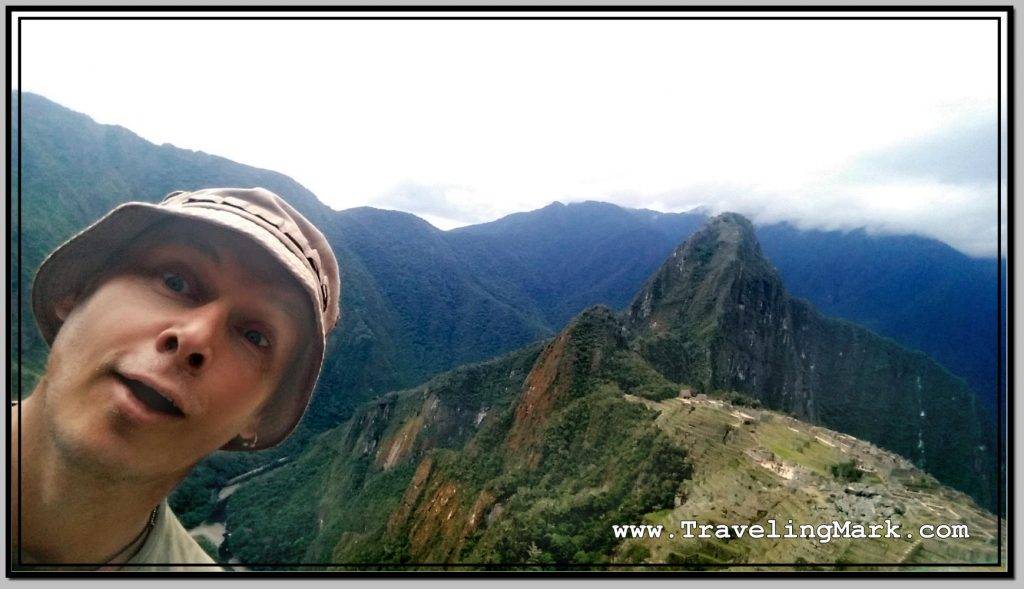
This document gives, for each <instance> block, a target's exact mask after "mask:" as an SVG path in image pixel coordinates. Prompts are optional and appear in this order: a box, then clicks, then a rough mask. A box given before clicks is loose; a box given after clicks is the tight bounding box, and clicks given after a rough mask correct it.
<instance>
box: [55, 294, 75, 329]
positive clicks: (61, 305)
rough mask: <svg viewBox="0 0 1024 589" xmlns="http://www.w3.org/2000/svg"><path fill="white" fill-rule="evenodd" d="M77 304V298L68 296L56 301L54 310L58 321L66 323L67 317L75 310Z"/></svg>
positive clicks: (71, 295) (72, 295)
mask: <svg viewBox="0 0 1024 589" xmlns="http://www.w3.org/2000/svg"><path fill="white" fill-rule="evenodd" d="M77 303H78V296H77V295H74V294H69V295H66V296H64V297H63V298H61V299H60V300H59V301H57V306H56V308H55V309H54V310H55V312H56V314H57V319H60V321H61V323H63V322H65V321H67V319H68V316H69V315H71V310H72V309H74V308H75V305H76V304H77Z"/></svg>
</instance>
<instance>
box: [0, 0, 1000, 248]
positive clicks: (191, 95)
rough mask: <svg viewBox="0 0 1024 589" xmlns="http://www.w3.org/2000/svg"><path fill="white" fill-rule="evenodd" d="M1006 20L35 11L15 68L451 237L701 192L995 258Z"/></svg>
mask: <svg viewBox="0 0 1024 589" xmlns="http://www.w3.org/2000/svg"><path fill="white" fill-rule="evenodd" d="M93 16H96V15H93ZM776 16H778V15H776ZM996 30H997V23H996V22H995V21H991V20H989V21H978V20H975V21H969V20H956V21H940V20H930V21H925V20H911V21H895V20H889V21H882V20H868V21H863V20H860V21H855V20H846V21H836V20H832V21H828V20H818V21H767V20H762V21H751V20H723V21H680V20H673V21H669V20H653V21H652V20H644V21H627V20H614V21H582V20H570V21H550V20H549V21H540V20H527V21H511V20H502V21H497V20H473V21H450V20H448V21H426V20H401V21H399V20H376V21H337V20H317V21H283V20H275V21H241V20H231V21H166V20H165V21H137V20H136V21H109V20H99V21H95V20H90V21H83V20H78V21H52V20H27V21H22V22H21V38H20V41H21V55H20V57H21V70H20V73H21V88H22V89H23V90H26V91H30V92H35V93H38V94H42V95H43V96H45V97H47V98H49V99H51V100H54V101H56V102H58V103H60V104H62V105H64V106H67V107H69V108H71V109H73V110H76V111H79V112H83V113H85V114H88V115H89V116H91V117H93V118H94V119H95V120H96V121H98V122H101V123H111V124H118V125H122V126H124V127H127V128H128V129H130V130H132V131H134V132H136V133H138V134H139V135H141V136H142V137H144V138H146V139H148V140H150V141H153V142H154V143H157V144H160V143H171V144H173V145H175V146H178V147H182V148H187V149H194V150H200V151H205V152H207V153H212V154H216V155H220V156H224V157H227V158H229V159H232V160H235V161H238V162H241V163H245V164H249V165H253V166H258V167H262V168H269V169H272V170H276V171H279V172H282V173H284V174H287V175H289V176H291V177H292V178H294V179H295V180H297V181H298V182H300V183H301V184H303V185H304V186H306V187H307V188H309V189H310V190H312V191H313V192H314V193H315V194H316V195H317V196H319V197H320V199H321V200H323V201H324V202H325V203H327V204H328V205H330V206H332V207H334V208H336V209H339V210H340V209H346V208H350V207H355V206H362V205H369V206H375V207H380V208H391V209H399V210H405V211H408V212H411V213H413V214H416V215H419V216H420V217H423V218H424V219H427V220H428V221H430V222H432V223H434V224H435V225H437V226H438V227H441V228H444V229H447V228H451V227H456V226H460V225H465V224H471V223H479V222H484V221H489V220H493V219H496V218H499V217H501V216H504V215H506V214H509V213H513V212H518V211H525V210H533V209H537V208H540V207H543V206H545V205H547V204H549V203H551V202H552V201H555V200H559V201H562V202H572V201H581V200H601V201H607V202H615V203H618V204H621V205H623V206H629V207H642V208H651V209H655V210H660V211H673V212H674V211H684V210H689V209H692V208H694V207H697V206H704V207H707V208H708V209H710V211H712V212H719V211H724V210H733V211H737V212H740V213H743V214H746V215H748V216H750V217H751V218H752V219H753V220H754V221H755V222H774V221H782V220H787V221H790V222H793V223H794V224H796V225H798V226H799V227H801V228H825V229H835V228H841V229H851V228H855V227H867V228H869V229H871V230H880V231H895V232H913V233H919V234H923V235H928V236H931V237H935V238H938V239H941V240H943V241H945V242H947V243H949V244H950V245H952V246H954V247H956V248H958V249H960V250H962V251H964V252H966V253H970V254H973V255H995V253H996V239H997V238H996V224H997V212H996V194H997V180H996V157H997V150H996V145H997V143H996V142H997V140H998V134H997V118H996V113H997V108H998V106H997V104H998V103H997V85H996V81H997V75H998V72H997V61H996V59H997V40H996ZM1003 37H1004V39H1005V37H1006V35H1005V32H1004V35H1003ZM1004 64H1005V56H1004ZM1004 67H1005V65H1004ZM17 85H18V81H17V78H15V79H14V82H13V83H12V86H15V87H17ZM1004 92H1005V80H1004ZM1004 109H1005V98H1004ZM1004 120H1005V114H1004ZM1004 157H1005V156H1004ZM1004 174H1005V166H1004ZM1004 182H1005V180H1004ZM1004 192H1005V187H1004ZM1004 198H1005V196H1004ZM1004 208H1005V207H1004ZM1004 215H1005V211H1004ZM1004 235H1005V225H1004Z"/></svg>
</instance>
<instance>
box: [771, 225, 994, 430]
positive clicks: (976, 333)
mask: <svg viewBox="0 0 1024 589" xmlns="http://www.w3.org/2000/svg"><path fill="white" fill-rule="evenodd" d="M757 238H758V241H759V242H760V244H761V247H762V248H763V250H764V254H765V256H766V257H767V258H768V259H769V260H771V262H772V264H774V265H775V267H776V268H777V269H778V271H779V274H780V276H781V277H782V280H783V282H784V283H785V284H786V287H787V289H788V290H789V292H791V293H792V294H793V295H794V296H798V297H801V298H804V299H807V300H809V301H810V302H812V303H813V304H814V306H815V307H817V308H818V310H820V311H821V312H822V313H825V314H826V315H830V316H833V317H841V318H843V319H848V320H850V321H854V322H856V323H860V324H862V325H864V326H865V327H867V328H869V329H871V330H872V331H875V332H877V333H879V334H881V335H884V336H887V337H891V338H893V339H894V340H896V341H898V342H900V343H901V344H902V345H904V346H907V347H910V348H914V349H917V350H921V351H922V352H925V353H927V354H928V355H929V356H931V357H932V358H933V359H935V360H937V361H938V362H939V363H940V364H942V365H943V366H945V367H946V368H947V369H948V370H950V371H951V372H953V373H954V374H956V375H957V376H959V377H960V378H963V379H965V380H966V381H967V382H968V383H970V384H971V387H972V388H973V389H974V391H975V392H976V393H978V395H979V397H980V398H981V400H982V403H983V404H984V405H985V406H986V408H987V409H988V410H989V411H990V413H991V414H992V415H995V414H996V407H997V404H998V400H999V398H1000V396H1001V395H1000V386H999V384H998V382H999V381H998V378H997V370H996V366H997V360H998V358H997V355H996V350H997V349H998V346H997V341H998V325H999V312H998V298H997V296H996V295H997V292H998V287H997V280H998V276H997V272H998V271H999V264H997V262H996V259H995V258H971V257H968V256H965V255H963V254H962V253H960V252H958V251H956V250H954V249H953V248H951V247H949V246H947V245H945V244H943V243H941V242H938V241H935V240H931V239H924V238H921V237H916V236H910V235H869V234H867V233H866V232H865V231H864V230H857V231H849V232H840V231H800V230H798V229H796V228H794V227H793V226H791V225H789V224H785V223H782V224H776V225H768V226H764V227H758V228H757ZM1002 271H1003V273H1004V283H1005V272H1006V264H1005V260H1004V261H1003V264H1002ZM1004 305H1005V301H1004ZM1004 313H1005V309H1004ZM1003 321H1004V323H1005V317H1004V318H1003ZM1004 353H1005V351H1004ZM1003 365H1004V366H1005V356H1004V363H1003ZM1003 388H1004V389H1005V383H1003Z"/></svg>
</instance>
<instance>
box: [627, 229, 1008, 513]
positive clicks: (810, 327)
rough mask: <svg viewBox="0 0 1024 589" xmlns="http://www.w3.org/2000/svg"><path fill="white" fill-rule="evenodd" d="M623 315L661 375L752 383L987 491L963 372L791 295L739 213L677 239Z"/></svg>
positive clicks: (772, 397)
mask: <svg viewBox="0 0 1024 589" xmlns="http://www.w3.org/2000/svg"><path fill="white" fill-rule="evenodd" d="M627 324H628V325H629V327H630V328H631V329H632V330H633V331H634V332H635V333H636V334H637V345H638V347H639V350H640V353H641V355H642V356H643V357H644V358H646V359H647V360H648V361H650V362H651V364H652V365H653V366H654V367H655V368H656V369H658V370H659V372H661V373H662V374H664V375H665V376H666V377H667V378H669V379H672V380H675V381H678V382H685V383H688V384H690V385H692V386H694V387H696V388H697V389H698V390H701V391H713V390H723V391H727V390H735V391H740V392H743V393H747V394H750V395H751V396H753V397H754V398H756V399H758V400H760V401H761V402H762V403H764V404H765V405H766V406H768V407H770V408H773V409H779V410H783V411H789V412H792V413H793V414H795V415H796V416H797V417H799V418H801V419H804V420H806V421H809V422H811V423H820V424H823V425H825V426H828V427H830V428H832V429H836V430H839V431H843V432H846V433H849V434H852V435H854V436H857V437H859V438H861V439H865V440H868V441H871V442H873V443H875V444H877V445H879V446H881V447H883V448H886V449H889V450H892V451H894V452H897V453H899V454H901V455H903V456H906V457H908V458H910V459H912V460H913V461H914V462H915V464H917V465H918V466H921V467H922V468H925V469H926V470H928V471H929V472H931V473H932V474H934V475H935V476H936V477H937V478H938V479H939V480H941V481H943V482H945V483H946V484H949V485H952V486H954V487H956V488H958V489H960V490H963V491H965V492H967V493H969V494H971V495H973V496H975V497H976V498H977V499H978V500H979V501H980V502H981V503H983V504H985V505H988V506H992V505H994V503H995V496H994V494H993V489H994V488H995V485H994V483H995V480H996V472H995V468H996V466H995V465H996V460H995V459H994V454H995V448H996V436H995V424H994V422H993V420H992V419H991V418H990V416H989V415H988V414H986V413H985V412H984V410H983V408H982V407H981V405H980V403H979V401H978V399H977V396H976V395H974V394H973V392H972V391H971V390H970V388H969V387H968V386H967V384H966V383H965V382H964V381H962V380H960V379H957V378H955V377H953V376H952V375H950V374H949V373H948V372H947V371H946V370H945V369H943V368H942V367H941V366H939V365H938V364H936V363H935V362H934V361H932V360H931V359H929V358H928V357H927V356H926V355H924V354H922V353H920V352H912V351H909V350H906V349H904V348H902V347H901V346H899V345H898V344H896V343H895V342H894V341H892V340H889V339H885V338H882V337H878V336H876V335H875V334H873V333H872V332H870V331H868V330H867V329H864V328H862V327H860V326H858V325H856V324H853V323H849V322H846V321H840V320H835V319H830V318H827V317H825V316H823V315H821V314H820V313H819V312H818V311H817V310H815V309H814V308H813V307H812V306H811V305H810V304H808V303H807V302H805V301H803V300H800V299H794V298H792V297H790V296H789V295H788V293H787V292H786V290H785V288H784V287H783V286H782V281H781V279H780V278H779V276H778V274H777V272H776V271H775V269H774V268H773V267H772V266H771V264H769V263H768V261H767V260H766V259H765V258H764V257H763V255H762V254H761V250H760V246H759V244H758V242H757V239H756V237H755V234H754V228H753V226H752V225H751V224H750V222H749V221H747V220H746V219H744V218H743V217H740V216H739V215H735V214H726V215H721V216H719V217H716V218H715V219H714V220H712V221H711V222H710V223H709V224H708V225H707V226H706V227H705V228H704V229H702V230H701V231H699V232H698V233H696V234H695V235H694V236H693V237H691V238H690V239H689V240H688V241H687V242H686V243H685V244H683V245H681V246H680V247H679V248H677V249H676V251H675V252H673V254H672V256H671V257H670V258H669V261H668V262H667V263H666V264H665V265H664V266H662V268H661V269H660V270H659V271H658V272H657V273H656V274H655V275H654V276H653V277H652V278H651V280H650V281H648V283H647V284H646V285H645V286H644V287H643V288H642V289H641V290H640V292H639V293H638V294H637V296H636V298H635V299H634V300H633V302H632V303H631V304H630V306H629V309H628V322H627Z"/></svg>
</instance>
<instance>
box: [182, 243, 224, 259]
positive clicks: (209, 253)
mask: <svg viewBox="0 0 1024 589" xmlns="http://www.w3.org/2000/svg"><path fill="white" fill-rule="evenodd" d="M184 245H185V247H188V248H189V249H192V250H194V251H196V252H198V253H200V254H202V255H203V256H205V257H206V258H209V260H210V261H211V262H213V263H214V265H216V266H220V265H221V257H220V252H218V251H217V248H215V247H213V246H212V245H210V244H209V243H207V242H206V241H203V239H202V238H199V237H196V238H193V239H191V240H189V241H186V242H184Z"/></svg>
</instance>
